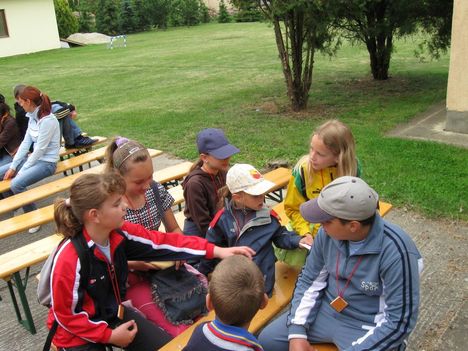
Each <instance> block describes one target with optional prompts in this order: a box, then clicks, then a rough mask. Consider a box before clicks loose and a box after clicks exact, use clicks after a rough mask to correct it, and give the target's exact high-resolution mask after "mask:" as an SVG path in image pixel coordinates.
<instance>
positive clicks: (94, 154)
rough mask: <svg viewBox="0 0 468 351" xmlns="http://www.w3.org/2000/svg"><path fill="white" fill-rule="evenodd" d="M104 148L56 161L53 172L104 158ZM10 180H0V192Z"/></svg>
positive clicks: (63, 170)
mask: <svg viewBox="0 0 468 351" xmlns="http://www.w3.org/2000/svg"><path fill="white" fill-rule="evenodd" d="M105 152H106V148H104V147H101V148H99V149H96V150H92V151H89V152H86V153H84V154H81V155H78V156H75V157H71V158H68V159H66V160H64V161H59V162H57V168H56V169H55V173H54V174H60V173H62V172H65V171H68V170H70V169H73V168H78V167H79V166H82V165H85V164H87V163H90V162H93V161H96V160H101V159H103V158H104V154H105ZM10 186H11V180H10V179H9V180H2V181H0V193H3V192H4V191H7V190H10Z"/></svg>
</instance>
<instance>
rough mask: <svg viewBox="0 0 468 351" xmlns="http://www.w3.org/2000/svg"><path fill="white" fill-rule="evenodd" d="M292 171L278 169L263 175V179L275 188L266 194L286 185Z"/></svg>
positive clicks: (282, 168)
mask: <svg viewBox="0 0 468 351" xmlns="http://www.w3.org/2000/svg"><path fill="white" fill-rule="evenodd" d="M291 174H292V171H291V170H290V169H289V168H285V167H279V168H277V169H274V170H272V171H270V172H268V173H265V174H264V175H263V177H264V178H265V179H267V180H269V181H270V182H273V183H275V186H274V187H273V188H271V189H270V190H269V191H268V192H272V191H275V190H278V189H281V188H284V187H285V186H286V185H288V182H289V178H291Z"/></svg>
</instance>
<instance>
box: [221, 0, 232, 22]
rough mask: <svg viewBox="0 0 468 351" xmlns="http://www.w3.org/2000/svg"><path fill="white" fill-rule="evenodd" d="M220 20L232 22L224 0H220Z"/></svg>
mask: <svg viewBox="0 0 468 351" xmlns="http://www.w3.org/2000/svg"><path fill="white" fill-rule="evenodd" d="M218 22H219V23H229V22H231V15H229V12H228V10H227V7H226V4H225V3H224V0H221V1H220V2H219V13H218Z"/></svg>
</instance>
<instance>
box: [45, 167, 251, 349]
mask: <svg viewBox="0 0 468 351" xmlns="http://www.w3.org/2000/svg"><path fill="white" fill-rule="evenodd" d="M123 194H125V181H124V180H123V178H122V177H121V176H120V175H118V174H116V173H108V174H104V175H100V174H87V175H83V176H81V177H79V178H78V179H77V180H76V181H75V182H74V183H73V184H72V186H71V189H70V198H69V199H67V200H64V199H59V200H57V201H56V203H55V210H54V217H55V222H56V224H57V228H58V231H59V232H60V233H62V234H63V235H64V236H65V237H67V238H70V237H75V236H77V235H80V236H82V238H83V239H84V240H85V242H86V244H87V247H88V248H89V251H88V252H87V253H88V254H89V255H88V256H89V260H90V261H89V267H88V268H89V271H90V272H89V277H88V278H87V279H86V280H85V282H86V283H87V284H86V285H85V286H82V284H83V283H82V282H81V279H80V275H81V274H83V272H84V270H83V269H82V267H81V266H80V260H79V258H78V254H77V251H76V250H75V248H74V245H73V244H72V243H71V242H70V240H65V241H64V242H63V243H62V245H61V246H60V247H59V249H58V250H57V253H56V255H55V258H54V263H53V266H52V269H51V274H50V285H51V302H52V303H51V306H52V307H51V308H50V310H49V316H48V323H47V324H48V327H49V328H51V327H52V326H53V325H56V326H57V324H56V323H54V322H57V323H58V326H57V330H56V332H55V335H54V338H53V343H54V344H55V346H57V348H58V349H59V350H62V349H64V348H65V349H68V348H74V347H79V350H93V351H96V350H104V349H105V345H107V344H112V345H116V346H120V347H123V348H125V349H126V350H138V351H145V350H148V351H150V350H151V351H154V350H156V349H158V348H159V347H161V346H162V345H164V344H165V343H166V342H167V341H169V340H170V337H169V335H167V334H166V333H165V332H164V331H163V330H162V329H160V328H158V327H156V326H155V325H154V324H153V323H151V322H149V321H148V320H146V319H145V318H144V317H142V316H141V315H140V314H139V313H137V312H136V311H135V310H134V309H133V308H130V307H124V306H123V302H124V301H125V291H126V281H127V272H128V266H127V260H143V261H154V260H159V261H161V260H164V261H168V260H185V259H189V258H192V257H206V258H212V257H217V258H224V257H228V256H231V255H233V254H245V255H248V256H251V255H253V254H254V252H253V251H252V250H251V249H249V248H246V247H244V248H236V249H237V250H236V251H233V250H230V251H228V250H227V249H224V248H218V247H215V246H214V245H212V244H210V243H208V242H207V241H206V240H204V239H201V238H198V237H186V236H184V235H182V234H178V233H170V234H165V233H161V232H157V231H149V230H147V229H145V228H144V227H142V226H140V225H138V224H133V223H130V222H126V221H125V220H124V217H125V214H126V203H125V201H124V200H123ZM118 229H119V230H118Z"/></svg>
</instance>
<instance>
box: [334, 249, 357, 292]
mask: <svg viewBox="0 0 468 351" xmlns="http://www.w3.org/2000/svg"><path fill="white" fill-rule="evenodd" d="M361 261H362V256H359V259H358V260H357V262H356V264H355V265H354V267H353V270H352V271H351V274H350V275H349V276H348V279H347V281H346V284H345V286H344V288H343V289H342V290H340V284H339V280H338V278H339V273H338V271H339V267H340V252H339V251H338V256H337V257H336V268H335V274H336V277H335V279H336V292H337V293H338V296H339V297H341V298H343V295H344V292H345V290H346V289H347V288H348V285H349V282H350V281H351V279H352V278H353V275H354V272H356V270H357V268H358V266H359V264H360V263H361Z"/></svg>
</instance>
